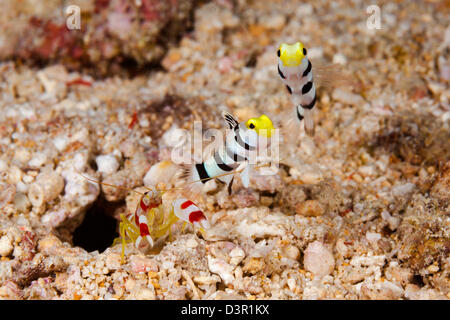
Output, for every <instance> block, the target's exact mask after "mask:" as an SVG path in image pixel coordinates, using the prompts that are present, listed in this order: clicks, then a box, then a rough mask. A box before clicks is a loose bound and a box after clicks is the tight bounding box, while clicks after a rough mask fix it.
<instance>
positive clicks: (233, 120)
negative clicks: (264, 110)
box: [222, 111, 239, 129]
mask: <svg viewBox="0 0 450 320" xmlns="http://www.w3.org/2000/svg"><path fill="white" fill-rule="evenodd" d="M222 117H223V118H224V119H225V121H226V122H227V123H228V125H229V126H230V129H233V128H234V127H236V126H237V125H238V124H239V122H238V121H237V120H236V118H235V117H233V116H232V115H231V114H230V113H228V112H226V111H224V112H223V113H222Z"/></svg>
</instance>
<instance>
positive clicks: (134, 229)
mask: <svg viewBox="0 0 450 320" xmlns="http://www.w3.org/2000/svg"><path fill="white" fill-rule="evenodd" d="M162 194H163V191H157V190H150V191H148V192H145V193H144V194H142V196H141V198H140V200H139V203H138V205H137V208H136V211H135V212H134V214H131V213H129V214H128V215H126V216H125V215H123V214H122V215H121V222H120V225H119V235H120V236H119V237H118V238H116V239H115V240H114V242H113V245H116V244H117V243H118V242H121V243H122V259H123V257H124V252H125V245H126V244H127V243H134V246H135V247H136V248H137V249H139V250H141V251H146V250H148V249H150V248H152V247H153V243H154V240H156V239H159V238H161V237H164V236H166V235H167V234H168V235H169V237H170V238H171V227H172V226H173V225H174V223H176V222H177V221H178V220H181V221H183V222H184V224H183V230H184V229H185V227H186V225H187V224H192V225H193V226H194V229H198V230H200V232H202V233H204V232H205V230H207V229H209V228H210V224H209V221H208V218H207V217H206V215H205V214H204V213H203V211H202V210H201V209H200V208H199V207H198V206H197V205H196V204H194V203H193V202H192V201H191V200H188V199H185V198H179V199H176V200H174V201H172V202H171V204H170V209H169V212H165V211H164V206H163V203H162Z"/></svg>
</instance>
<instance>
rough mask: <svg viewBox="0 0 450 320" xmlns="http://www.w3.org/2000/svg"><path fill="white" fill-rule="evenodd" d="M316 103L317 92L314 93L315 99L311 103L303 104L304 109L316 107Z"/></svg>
mask: <svg viewBox="0 0 450 320" xmlns="http://www.w3.org/2000/svg"><path fill="white" fill-rule="evenodd" d="M315 104H316V94H315V93H314V99H313V100H312V101H311V103H310V104H307V105H302V108H304V109H312V108H314V105H315Z"/></svg>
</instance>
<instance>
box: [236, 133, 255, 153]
mask: <svg viewBox="0 0 450 320" xmlns="http://www.w3.org/2000/svg"><path fill="white" fill-rule="evenodd" d="M234 140H236V142H237V143H238V144H239V145H240V146H241V147H242V148H244V149H245V150H254V149H255V147H252V146H250V145H248V144H247V143H246V142H245V141H244V140H242V137H241V134H240V132H239V130H235V132H234Z"/></svg>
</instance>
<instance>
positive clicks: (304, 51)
mask: <svg viewBox="0 0 450 320" xmlns="http://www.w3.org/2000/svg"><path fill="white" fill-rule="evenodd" d="M303 55H304V56H306V49H305V48H303Z"/></svg>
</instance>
